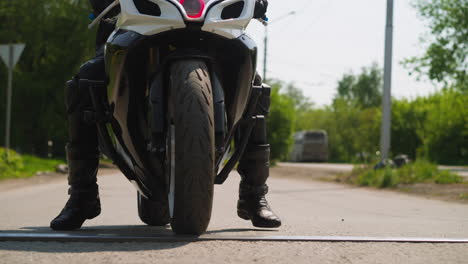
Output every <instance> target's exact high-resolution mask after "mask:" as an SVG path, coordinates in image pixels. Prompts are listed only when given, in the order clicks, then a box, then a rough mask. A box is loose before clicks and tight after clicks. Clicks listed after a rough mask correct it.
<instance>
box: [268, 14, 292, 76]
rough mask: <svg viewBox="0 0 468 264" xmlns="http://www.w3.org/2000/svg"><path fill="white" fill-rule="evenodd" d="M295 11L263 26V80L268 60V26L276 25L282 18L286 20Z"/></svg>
mask: <svg viewBox="0 0 468 264" xmlns="http://www.w3.org/2000/svg"><path fill="white" fill-rule="evenodd" d="M295 14H296V11H290V12H288V13H286V14H284V15H282V16H280V17H278V18H276V19H274V20H272V21H271V22H268V23H266V24H265V37H264V38H263V76H262V77H263V80H266V79H267V62H268V61H267V58H268V26H269V25H271V24H272V23H276V22H278V21H280V20H282V19H284V18H287V17H288V16H292V15H295Z"/></svg>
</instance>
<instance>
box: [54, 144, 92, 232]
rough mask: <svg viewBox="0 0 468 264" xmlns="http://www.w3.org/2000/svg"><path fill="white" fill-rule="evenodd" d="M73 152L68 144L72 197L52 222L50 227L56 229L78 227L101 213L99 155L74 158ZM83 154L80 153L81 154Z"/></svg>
mask: <svg viewBox="0 0 468 264" xmlns="http://www.w3.org/2000/svg"><path fill="white" fill-rule="evenodd" d="M72 153H73V150H72V148H71V147H69V146H67V154H68V157H69V159H68V167H69V175H68V183H69V185H70V188H69V189H68V194H69V195H70V198H69V199H68V201H67V203H66V204H65V207H64V208H63V209H62V211H61V212H60V214H59V215H58V216H57V217H55V218H54V219H53V220H52V222H50V227H51V228H52V229H54V230H74V229H78V228H80V227H81V225H83V222H84V221H85V220H86V219H92V218H94V217H96V216H98V215H99V214H100V213H101V202H100V200H99V191H98V185H97V184H96V175H97V170H98V163H99V159H98V158H99V155H98V154H96V153H94V154H88V155H87V156H88V157H87V158H88V159H84V160H76V159H73V154H72ZM83 154H84V153H80V155H83ZM75 155H76V154H75Z"/></svg>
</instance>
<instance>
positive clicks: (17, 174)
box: [0, 148, 64, 180]
mask: <svg viewBox="0 0 468 264" xmlns="http://www.w3.org/2000/svg"><path fill="white" fill-rule="evenodd" d="M61 163H64V161H63V160H56V159H43V158H39V157H35V156H31V155H19V154H18V153H16V152H15V151H13V150H10V151H9V152H8V158H7V153H6V150H5V149H4V148H0V180H4V179H10V178H28V177H31V176H33V175H35V174H36V173H38V172H46V171H48V172H50V171H55V167H56V166H57V165H59V164H61Z"/></svg>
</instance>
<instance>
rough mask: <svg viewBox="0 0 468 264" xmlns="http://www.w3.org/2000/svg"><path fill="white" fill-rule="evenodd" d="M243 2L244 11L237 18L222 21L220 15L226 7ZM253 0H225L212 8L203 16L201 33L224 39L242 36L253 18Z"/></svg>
mask: <svg viewBox="0 0 468 264" xmlns="http://www.w3.org/2000/svg"><path fill="white" fill-rule="evenodd" d="M242 1H243V2H244V10H242V13H241V15H240V16H239V17H238V18H232V19H222V18H221V13H222V12H223V9H224V8H225V7H226V6H229V5H232V4H234V3H237V2H242ZM254 9H255V0H225V1H223V2H221V3H219V4H216V5H215V6H213V7H212V8H211V9H210V10H209V11H208V13H207V14H206V16H205V23H204V25H203V27H202V30H203V31H208V32H212V33H215V34H218V35H221V36H224V37H226V38H237V37H239V36H241V35H242V34H244V32H245V29H246V28H247V26H248V25H249V22H250V20H251V19H252V17H253V14H254Z"/></svg>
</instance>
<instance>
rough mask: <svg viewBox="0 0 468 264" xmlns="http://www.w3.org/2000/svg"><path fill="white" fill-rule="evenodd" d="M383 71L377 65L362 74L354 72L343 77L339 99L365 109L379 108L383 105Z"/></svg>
mask: <svg viewBox="0 0 468 264" xmlns="http://www.w3.org/2000/svg"><path fill="white" fill-rule="evenodd" d="M382 84H383V78H382V70H381V69H380V68H379V67H378V65H377V64H376V63H374V64H372V65H371V66H370V67H364V68H362V71H361V73H360V74H358V75H355V74H353V73H352V72H351V73H347V74H345V75H343V77H342V78H341V80H339V81H338V87H337V92H338V93H337V95H336V96H335V99H334V101H335V102H336V101H337V99H339V100H344V101H347V102H348V103H350V104H352V105H357V106H361V107H363V108H369V107H375V106H379V105H380V104H381V103H382Z"/></svg>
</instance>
